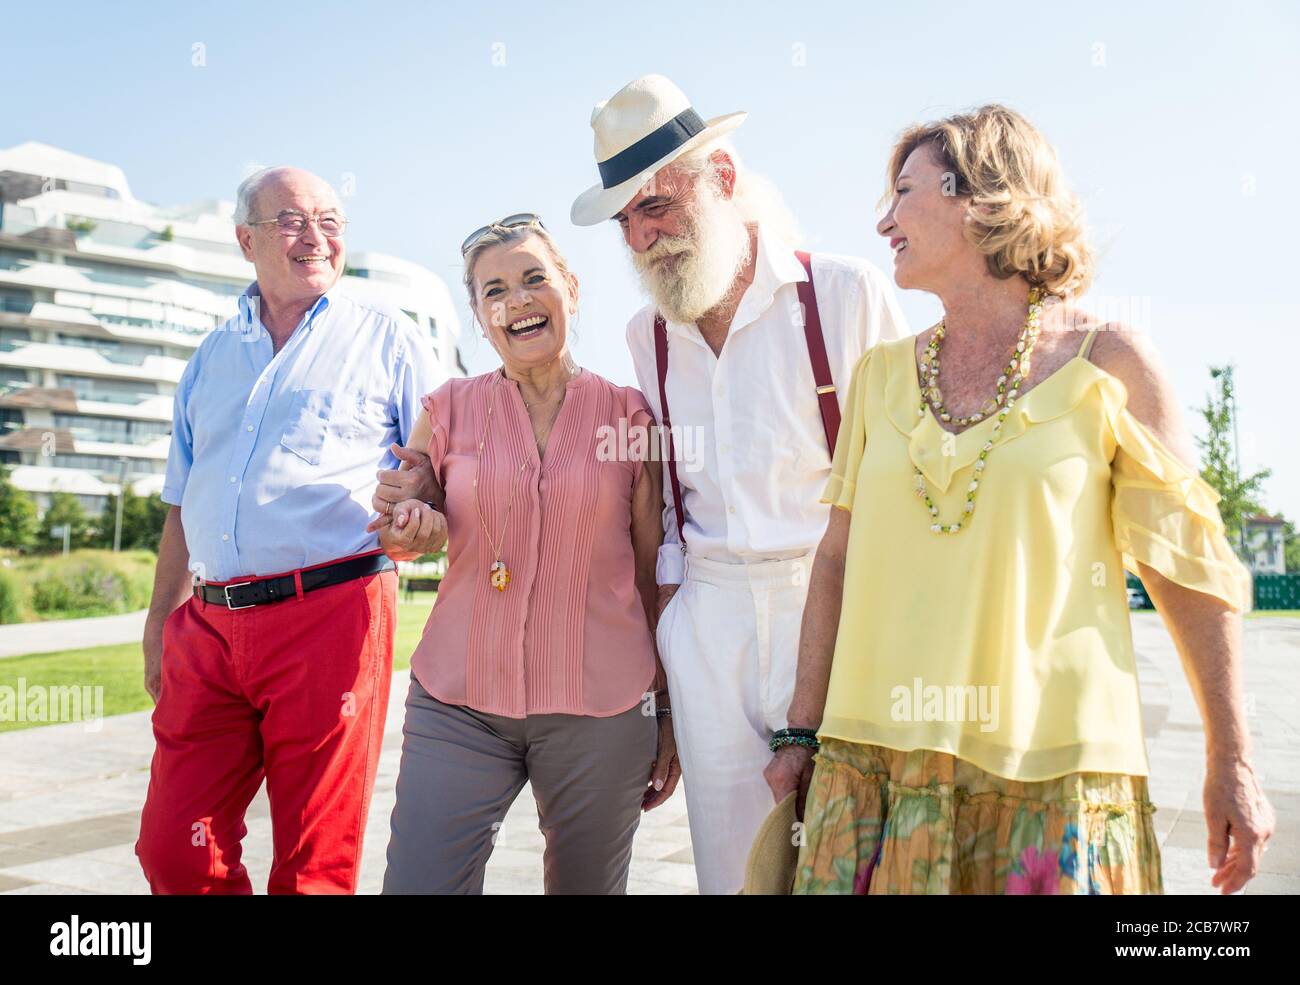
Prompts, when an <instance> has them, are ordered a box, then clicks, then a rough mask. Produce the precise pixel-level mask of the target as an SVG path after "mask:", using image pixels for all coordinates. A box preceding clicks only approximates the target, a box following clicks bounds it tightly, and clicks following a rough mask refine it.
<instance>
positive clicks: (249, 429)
mask: <svg viewBox="0 0 1300 985" xmlns="http://www.w3.org/2000/svg"><path fill="white" fill-rule="evenodd" d="M244 430H245V431H251V430H253V425H251V424H250V425H248V427H246V428H244Z"/></svg>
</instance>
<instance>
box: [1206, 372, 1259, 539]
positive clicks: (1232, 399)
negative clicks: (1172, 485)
mask: <svg viewBox="0 0 1300 985" xmlns="http://www.w3.org/2000/svg"><path fill="white" fill-rule="evenodd" d="M1232 371H1233V367H1231V366H1211V367H1210V377H1211V378H1212V379H1213V380H1215V382H1216V384H1217V386H1218V392H1217V393H1216V392H1213V391H1212V392H1211V393H1210V395H1209V396H1208V397H1207V398H1206V400H1205V406H1204V407H1202V408H1201V416H1202V417H1204V418H1205V425H1206V436H1205V437H1204V438H1199V437H1198V438H1197V439H1196V444H1197V445H1198V446H1199V447H1200V449H1201V477H1202V478H1203V479H1204V480H1205V481H1206V482H1208V483H1209V484H1210V485H1211V486H1213V487H1214V489H1215V490H1216V491H1217V492H1218V494H1219V496H1220V499H1219V515H1220V516H1222V517H1223V525H1224V527H1225V528H1226V529H1227V534H1228V540H1229V541H1230V542H1231V543H1232V545H1233V547H1234V548H1236V549H1237V550H1238V551H1240V550H1241V537H1242V524H1243V523H1244V521H1245V519H1246V518H1247V517H1249V516H1252V515H1254V514H1256V513H1262V512H1264V507H1263V506H1261V505H1260V503H1259V500H1258V499H1257V497H1258V495H1259V493H1260V486H1261V485H1262V484H1263V482H1264V480H1265V479H1267V478H1268V477H1269V476H1270V475H1272V474H1273V473H1272V471H1271V470H1270V469H1262V470H1260V471H1259V472H1255V473H1253V474H1252V475H1249V476H1243V475H1242V474H1241V469H1240V466H1239V462H1238V458H1237V452H1236V441H1235V440H1234V435H1235V423H1236V422H1235V421H1234V420H1233V415H1234V414H1235V413H1236V394H1235V392H1234V390H1233V382H1232Z"/></svg>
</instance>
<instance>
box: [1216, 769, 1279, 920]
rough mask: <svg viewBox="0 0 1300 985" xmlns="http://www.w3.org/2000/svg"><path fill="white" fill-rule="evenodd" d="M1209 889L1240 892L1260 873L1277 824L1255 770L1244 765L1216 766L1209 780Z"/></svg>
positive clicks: (1222, 891)
mask: <svg viewBox="0 0 1300 985" xmlns="http://www.w3.org/2000/svg"><path fill="white" fill-rule="evenodd" d="M1204 806H1205V824H1206V827H1207V828H1208V829H1209V832H1210V838H1209V845H1208V854H1209V864H1210V868H1211V869H1213V870H1214V875H1213V876H1212V877H1211V879H1210V884H1211V885H1213V886H1216V887H1217V888H1218V890H1219V892H1221V893H1224V894H1225V895H1226V894H1228V893H1235V892H1236V891H1237V890H1239V889H1241V888H1242V887H1243V886H1245V885H1246V883H1247V882H1249V881H1250V880H1251V879H1253V878H1254V877H1255V875H1256V874H1257V873H1258V872H1259V864H1260V861H1261V860H1262V859H1263V857H1264V850H1265V847H1266V846H1267V844H1268V839H1269V838H1270V837H1272V835H1273V826H1274V824H1275V823H1276V819H1275V817H1274V815H1273V807H1272V805H1271V804H1270V803H1269V802H1268V798H1267V797H1265V796H1264V791H1263V790H1261V789H1260V786H1259V781H1258V780H1257V779H1256V777H1255V771H1254V770H1252V769H1251V768H1250V764H1249V763H1248V762H1245V761H1244V760H1240V759H1234V760H1232V761H1231V762H1225V763H1222V764H1216V763H1213V762H1212V763H1211V764H1210V768H1209V771H1208V772H1207V773H1206V777H1205V793H1204Z"/></svg>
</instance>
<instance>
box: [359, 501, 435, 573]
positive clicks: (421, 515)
mask: <svg viewBox="0 0 1300 985" xmlns="http://www.w3.org/2000/svg"><path fill="white" fill-rule="evenodd" d="M375 524H376V525H377V527H378V530H379V546H380V547H382V548H383V549H384V553H385V554H387V555H388V556H389V557H390V558H392V559H393V560H394V561H414V560H415V559H416V558H418V557H420V556H422V555H424V554H431V553H433V552H434V551H436V550H438V549H439V548H441V547H442V545H443V544H445V543H447V518H446V517H445V516H443V515H442V514H441V513H440V512H438V511H437V510H435V509H434V508H433V507H431V506H429V505H428V504H427V503H422V502H420V501H419V500H418V499H407V500H403V501H402V502H400V503H398V504H397V505H396V506H395V507H393V511H392V513H386V514H382V515H380V516H379V517H378V518H377V519H376V520H375Z"/></svg>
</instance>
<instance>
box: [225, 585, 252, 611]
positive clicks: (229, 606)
mask: <svg viewBox="0 0 1300 985" xmlns="http://www.w3.org/2000/svg"><path fill="white" fill-rule="evenodd" d="M251 584H253V583H252V582H251V581H238V582H235V583H234V584H232V585H223V586H222V587H221V593H222V594H223V595H225V597H226V608H227V609H229V610H230V611H231V612H235V611H237V610H239V609H251V608H253V607H254V605H256V603H254V602H250V603H249V604H248V605H234V604H233V603H232V602H231V601H230V590H231V589H232V588H243V587H244V586H245V585H251Z"/></svg>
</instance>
